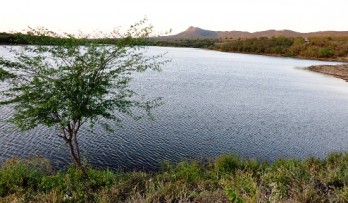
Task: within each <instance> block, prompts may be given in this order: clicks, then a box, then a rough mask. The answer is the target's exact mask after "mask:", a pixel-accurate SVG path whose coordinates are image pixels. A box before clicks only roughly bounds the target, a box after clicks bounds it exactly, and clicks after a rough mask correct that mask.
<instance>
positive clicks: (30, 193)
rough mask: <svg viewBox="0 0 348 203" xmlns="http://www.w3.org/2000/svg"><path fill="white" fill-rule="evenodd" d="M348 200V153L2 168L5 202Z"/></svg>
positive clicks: (16, 162) (0, 191)
mask: <svg viewBox="0 0 348 203" xmlns="http://www.w3.org/2000/svg"><path fill="white" fill-rule="evenodd" d="M237 201H239V202H268V201H270V202H347V201H348V153H343V154H341V153H335V154H331V155H329V156H328V157H327V158H326V159H324V160H320V159H316V158H308V159H306V160H303V161H300V160H282V159H280V160H277V161H275V162H274V163H271V164H268V163H258V162H256V161H254V160H240V159H239V158H238V157H236V156H232V155H225V156H221V157H219V158H217V159H216V160H214V161H210V162H204V163H202V162H194V161H193V162H181V163H179V164H175V165H173V164H169V163H164V164H163V166H162V168H161V170H160V171H158V172H155V173H145V172H121V171H110V170H96V169H93V168H91V167H89V168H88V177H87V178H85V177H83V176H82V174H81V172H80V171H78V170H76V169H74V168H68V169H67V170H66V171H53V170H52V168H51V167H50V164H49V162H48V161H47V160H43V159H39V158H34V159H29V160H28V159H27V160H20V159H11V160H8V161H7V162H5V163H4V164H2V165H1V167H0V202H237Z"/></svg>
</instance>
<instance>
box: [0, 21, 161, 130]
mask: <svg viewBox="0 0 348 203" xmlns="http://www.w3.org/2000/svg"><path fill="white" fill-rule="evenodd" d="M144 23H145V21H141V22H140V23H138V24H136V25H133V26H131V27H130V29H129V30H128V31H127V33H126V34H120V33H119V32H118V31H114V32H112V33H111V34H109V35H106V36H104V38H98V39H96V38H91V36H73V35H69V34H64V35H59V34H57V33H54V32H51V31H49V30H47V29H31V30H30V32H28V35H21V37H22V38H25V39H24V40H25V41H27V42H30V43H31V44H33V45H28V46H14V47H7V49H8V50H9V51H10V52H11V53H12V56H8V57H4V56H2V57H0V82H2V83H4V84H5V85H2V86H3V88H2V89H0V91H1V96H0V102H1V103H0V104H1V105H8V104H12V105H13V106H14V108H15V114H14V116H13V118H12V120H11V121H13V122H14V123H15V124H17V126H18V127H19V128H20V129H23V130H27V129H31V128H33V127H35V126H37V125H39V124H42V125H45V126H48V127H51V126H58V127H60V128H65V127H68V128H69V127H76V128H79V127H80V126H81V125H82V124H83V123H85V122H89V123H91V124H94V123H96V122H98V121H100V118H105V119H111V120H114V121H116V123H119V122H120V121H121V120H120V118H119V116H118V115H120V114H126V115H129V116H132V117H133V118H138V116H136V115H135V114H134V113H133V109H134V108H141V109H144V110H145V111H146V112H148V113H149V111H150V109H151V108H153V107H155V106H157V105H158V104H159V100H157V99H155V100H151V101H143V100H140V99H139V97H136V93H135V92H134V91H133V90H132V89H131V88H130V87H129V82H130V80H131V79H132V74H133V73H135V72H143V71H146V70H148V69H152V70H157V71H159V70H160V66H161V65H162V64H164V63H165V62H166V61H165V60H163V58H162V55H156V56H148V55H147V54H146V52H145V49H146V47H144V46H139V45H141V44H144V43H146V38H148V36H149V34H150V32H151V29H152V28H151V27H149V26H145V24H144ZM22 40H23V39H22ZM106 127H107V128H108V126H107V125H106ZM76 132H77V131H76Z"/></svg>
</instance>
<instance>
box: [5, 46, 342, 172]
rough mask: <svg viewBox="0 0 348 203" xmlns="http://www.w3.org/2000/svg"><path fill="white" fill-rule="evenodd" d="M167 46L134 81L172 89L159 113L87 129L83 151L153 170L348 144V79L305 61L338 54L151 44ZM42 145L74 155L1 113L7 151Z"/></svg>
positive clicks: (154, 90)
mask: <svg viewBox="0 0 348 203" xmlns="http://www.w3.org/2000/svg"><path fill="white" fill-rule="evenodd" d="M4 52H5V50H4V49H3V47H0V53H2V54H3V55H4V54H6V53H4ZM163 52H168V54H167V55H166V57H169V58H170V59H172V62H171V63H170V64H167V65H166V66H165V67H164V68H163V71H162V72H159V73H158V72H147V73H145V74H141V75H137V76H136V78H135V79H134V81H133V83H132V85H133V87H134V88H135V89H136V90H138V92H139V93H141V94H143V95H146V96H147V97H148V98H155V97H159V96H160V97H163V98H164V102H165V104H164V105H163V106H161V107H159V108H157V109H155V111H154V115H155V118H156V120H155V121H148V120H140V121H132V120H131V119H128V118H124V122H123V125H124V128H122V129H118V130H116V131H115V132H114V133H108V132H105V131H104V130H103V129H100V128H96V129H94V130H93V131H94V132H90V131H88V130H87V129H83V131H82V132H81V134H80V140H81V141H80V143H81V147H82V150H83V155H84V156H85V157H86V158H87V160H88V161H89V162H90V163H91V164H93V165H94V166H98V167H110V168H118V167H123V168H125V169H149V170H151V169H154V168H156V167H158V165H159V163H160V162H161V161H163V160H171V161H179V160H183V159H192V158H194V159H203V158H209V157H215V156H217V155H219V154H222V153H237V154H239V155H240V156H242V157H252V158H257V159H260V160H274V159H276V158H277V157H298V158H304V157H307V156H317V157H323V156H325V155H326V154H327V153H329V152H332V151H342V150H347V149H348V147H347V146H348V136H347V133H348V125H347V124H346V121H347V120H348V113H347V112H348V83H346V82H344V81H343V80H339V79H336V78H333V77H328V76H324V75H321V74H317V73H313V72H310V71H306V70H303V67H307V66H310V65H315V64H323V63H325V64H327V63H328V62H319V61H310V60H299V59H289V58H279V57H267V56H256V55H245V54H232V53H221V52H215V51H206V50H199V49H188V48H158V47H151V48H149V54H157V53H163ZM0 112H1V119H3V118H6V117H8V116H10V115H11V110H10V109H9V108H4V107H2V108H0ZM35 154H39V155H41V156H43V157H47V158H50V159H51V160H52V162H53V163H54V164H55V165H57V166H64V165H66V164H68V163H70V155H69V154H68V150H67V148H66V146H65V145H64V142H63V141H62V140H60V139H59V137H58V136H57V133H56V131H55V129H46V128H44V127H38V128H36V129H34V130H31V131H29V132H19V131H18V130H16V129H15V128H14V127H13V126H12V125H10V124H8V123H4V122H0V161H3V160H5V159H7V158H10V157H13V156H21V157H25V156H32V155H35Z"/></svg>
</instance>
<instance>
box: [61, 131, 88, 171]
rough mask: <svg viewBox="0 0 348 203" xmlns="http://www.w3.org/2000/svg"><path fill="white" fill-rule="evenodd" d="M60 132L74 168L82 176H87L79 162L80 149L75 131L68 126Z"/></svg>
mask: <svg viewBox="0 0 348 203" xmlns="http://www.w3.org/2000/svg"><path fill="white" fill-rule="evenodd" d="M62 131H63V136H62V137H63V139H64V140H65V142H66V144H67V145H68V147H69V152H70V155H71V158H72V160H73V162H74V164H75V166H76V167H77V168H79V169H80V170H81V171H82V173H83V175H84V176H87V172H86V169H85V167H84V166H83V164H82V162H81V155H80V147H79V143H78V142H77V136H76V135H77V131H75V130H74V128H71V127H70V126H68V130H65V129H62ZM66 131H68V132H66ZM67 134H68V135H67Z"/></svg>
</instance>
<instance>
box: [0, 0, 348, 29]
mask: <svg viewBox="0 0 348 203" xmlns="http://www.w3.org/2000/svg"><path fill="white" fill-rule="evenodd" d="M347 9H348V0H229V1H228V0H191V1H190V0H2V2H1V12H0V32H9V31H22V30H24V29H26V28H27V27H28V26H30V27H34V28H35V27H46V28H48V29H50V30H53V31H56V32H68V33H77V32H78V31H82V32H84V33H92V32H95V31H103V32H109V31H111V30H112V29H113V28H115V27H121V28H124V29H125V28H128V27H129V26H130V25H132V24H134V23H136V22H138V21H140V20H141V19H144V18H145V17H146V18H147V19H148V22H149V23H150V24H151V25H153V26H154V31H155V34H161V33H165V32H167V31H169V30H172V31H171V34H176V33H179V32H181V31H184V30H185V29H187V28H188V27H189V26H195V27H200V28H203V29H208V30H214V31H232V30H239V31H249V32H255V31H263V30H269V29H276V30H283V29H290V30H294V31H299V32H312V31H326V30H336V31H348V11H347Z"/></svg>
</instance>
